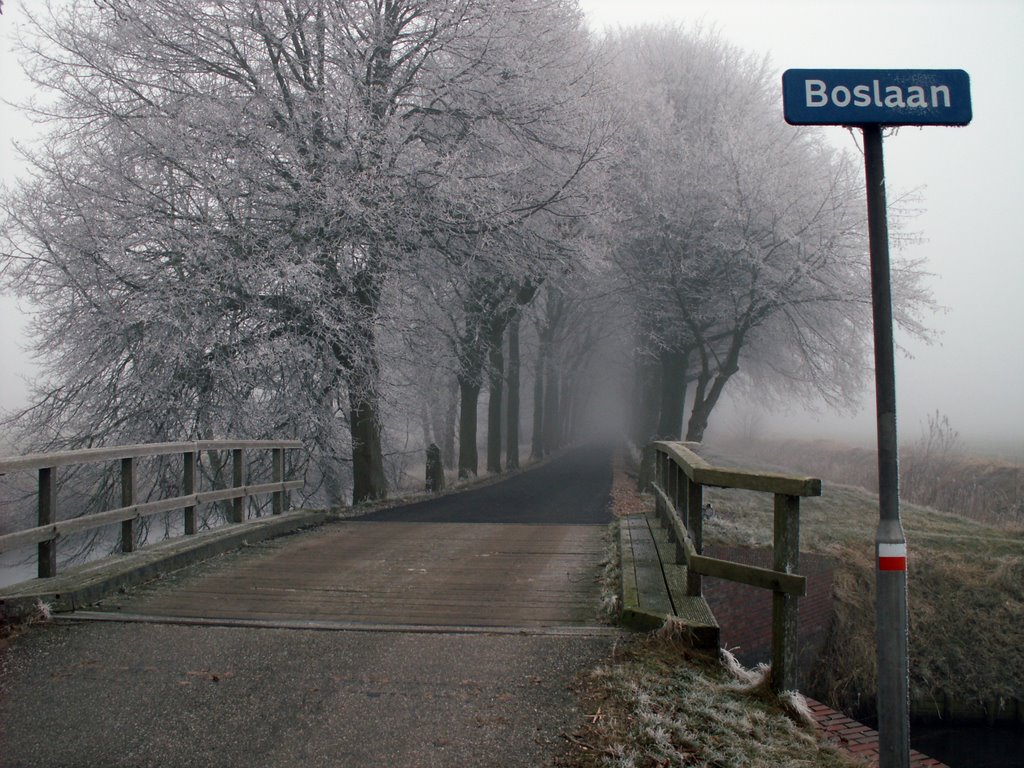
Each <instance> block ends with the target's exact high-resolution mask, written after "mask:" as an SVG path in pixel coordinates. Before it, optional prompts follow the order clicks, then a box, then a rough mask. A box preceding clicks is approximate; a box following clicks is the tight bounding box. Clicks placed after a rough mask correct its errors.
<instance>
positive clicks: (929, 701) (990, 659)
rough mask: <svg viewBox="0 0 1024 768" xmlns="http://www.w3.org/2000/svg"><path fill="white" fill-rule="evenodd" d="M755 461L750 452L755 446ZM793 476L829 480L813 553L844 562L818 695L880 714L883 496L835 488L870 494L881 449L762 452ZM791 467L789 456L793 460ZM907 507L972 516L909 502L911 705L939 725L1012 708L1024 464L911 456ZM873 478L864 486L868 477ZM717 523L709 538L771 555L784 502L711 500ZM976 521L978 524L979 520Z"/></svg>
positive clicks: (1020, 637)
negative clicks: (940, 720) (959, 713)
mask: <svg viewBox="0 0 1024 768" xmlns="http://www.w3.org/2000/svg"><path fill="white" fill-rule="evenodd" d="M746 448H747V450H749V448H750V446H749V445H748V446H746ZM755 448H760V451H759V455H761V456H765V457H768V456H770V457H772V458H771V460H772V461H773V462H774V463H776V464H778V463H780V462H782V461H783V460H785V461H786V462H787V466H785V467H774V468H775V469H780V470H781V471H790V472H793V471H795V472H801V473H807V474H813V475H818V476H820V477H822V478H823V479H824V481H825V483H824V486H825V487H824V491H823V494H822V497H821V498H820V499H809V500H804V501H803V502H802V504H801V550H802V551H804V552H820V553H825V554H829V555H831V556H832V557H834V558H835V561H836V576H835V583H834V585H833V592H834V597H835V619H834V625H833V628H832V632H831V637H830V639H829V642H828V645H827V647H826V650H825V658H824V659H823V660H822V663H821V664H819V665H817V670H818V674H817V675H816V676H815V677H814V678H813V679H812V680H810V681H808V683H807V685H806V687H805V690H807V691H808V693H809V694H810V695H812V696H815V697H816V698H819V699H821V700H822V701H825V702H826V703H828V704H830V705H832V706H834V707H836V708H839V709H843V710H844V711H848V712H853V713H860V714H870V712H871V710H872V708H873V705H874V691H875V690H876V688H875V685H876V684H875V681H876V674H877V670H876V661H875V638H874V623H875V622H874V546H873V543H874V536H875V528H876V526H877V523H878V500H877V496H876V495H875V494H874V493H872V492H870V491H868V490H867V489H866V488H863V487H857V486H855V485H838V484H835V483H833V482H829V480H830V478H835V477H837V476H838V477H839V478H841V479H846V480H847V481H848V482H849V481H853V482H863V483H864V484H865V485H871V484H872V483H873V482H876V481H875V480H874V475H873V473H872V469H871V467H872V463H873V460H874V455H873V452H871V451H865V450H864V449H853V448H848V447H846V446H835V445H833V444H823V443H813V444H807V443H804V444H800V443H794V442H787V443H782V444H780V443H774V444H767V443H766V444H762V445H761V446H755ZM783 457H784V458H783ZM902 463H903V471H904V478H903V482H902V483H901V487H902V488H904V489H905V490H903V491H901V494H902V495H903V497H904V499H906V498H907V497H910V498H915V497H916V498H928V499H930V500H931V501H932V503H933V504H935V505H946V506H948V507H949V508H950V509H958V510H959V511H960V514H955V513H953V512H951V511H939V510H937V509H935V508H932V507H928V506H922V505H918V504H912V503H906V502H904V503H902V505H901V516H902V519H903V525H904V529H905V532H906V537H907V544H908V550H909V565H908V585H909V586H908V592H909V598H908V599H909V606H910V674H911V697H912V699H913V700H914V702H915V704H916V707H915V708H916V709H918V710H921V709H922V708H925V707H927V708H930V709H931V710H932V711H934V713H935V714H936V715H939V714H941V713H942V711H943V708H944V707H949V706H951V702H952V703H953V704H952V706H953V707H954V710H955V708H956V705H957V704H959V705H960V706H963V705H968V706H974V707H976V708H977V709H978V711H979V713H980V709H981V708H982V707H987V708H989V709H988V715H989V716H990V717H991V716H992V715H994V714H996V713H995V712H994V711H993V710H992V709H991V708H992V707H993V706H994V707H995V708H997V709H1000V708H1001V709H1002V712H1003V716H1006V714H1007V712H1009V714H1010V716H1012V712H1013V707H1014V706H1020V705H1019V704H1015V701H1016V702H1021V701H1022V700H1024V642H1022V641H1024V634H1022V629H1021V628H1022V627H1024V525H1022V524H1021V522H1020V510H1021V493H1020V489H1021V485H1022V478H1024V467H1020V466H1019V465H1012V464H1007V463H1005V462H998V461H986V460H981V459H973V458H968V457H963V456H959V455H953V454H951V453H949V452H946V451H943V452H939V454H936V453H935V452H933V453H932V455H928V452H927V451H923V452H919V453H918V454H917V455H915V454H914V450H913V449H911V450H909V451H906V452H904V458H903V462H902ZM858 478H860V479H858ZM709 496H710V497H712V498H713V499H714V500H715V507H716V515H715V517H714V518H713V519H712V520H711V521H709V523H708V525H707V526H706V528H705V540H706V541H712V542H722V543H729V544H740V545H749V546H770V543H771V542H770V536H771V526H770V524H767V521H769V520H770V519H771V517H770V515H771V507H770V504H771V500H770V498H761V497H760V496H759V495H757V494H751V493H745V492H741V491H728V492H725V491H710V492H709ZM968 515H970V517H968Z"/></svg>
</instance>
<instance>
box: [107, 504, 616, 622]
mask: <svg viewBox="0 0 1024 768" xmlns="http://www.w3.org/2000/svg"><path fill="white" fill-rule="evenodd" d="M602 531H603V528H602V527H601V526H594V525H514V524H513V525H502V524H480V523H475V524H474V523H470V524H464V523H395V522H356V521H352V522H344V523H336V524H332V525H328V526H326V527H324V528H322V529H320V530H318V531H314V532H307V533H305V534H301V535H299V536H297V537H286V538H284V539H277V540H274V541H270V542H265V543H263V544H260V545H258V546H254V547H247V548H245V549H243V550H241V551H240V552H238V553H235V554H231V555H227V556H224V557H222V558H218V559H217V560H215V561H212V562H211V563H209V564H207V565H206V566H203V567H200V568H198V569H195V570H194V571H190V572H188V573H185V574H183V575H179V576H174V577H171V578H168V579H164V580H162V581H160V582H157V583H155V584H154V585H152V586H149V587H145V588H142V589H139V590H137V591H133V592H131V593H129V594H128V595H120V596H117V597H115V598H109V599H107V600H105V601H104V602H103V603H102V605H101V609H102V610H104V611H112V612H118V611H120V612H124V613H130V614H133V615H145V616H153V617H177V618H196V619H215V620H225V621H231V620H244V621H246V622H265V623H271V624H273V623H283V624H284V623H289V622H298V621H312V622H326V623H330V622H335V623H337V622H348V623H352V622H355V623H360V622H361V623H367V624H378V625H379V624H384V625H387V624H395V625H403V626H407V625H431V626H521V627H531V626H560V625H577V626H579V625H588V624H594V623H595V617H596V609H597V604H598V599H599V595H598V590H599V587H598V583H597V578H598V575H599V571H600V565H599V564H600V562H601V559H602V554H603V551H604V544H603V543H602V540H601V538H602V537H601V534H602Z"/></svg>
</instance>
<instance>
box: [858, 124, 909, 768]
mask: <svg viewBox="0 0 1024 768" xmlns="http://www.w3.org/2000/svg"><path fill="white" fill-rule="evenodd" d="M863 131H864V169H865V174H866V177H867V205H868V238H869V242H870V251H871V305H872V313H873V317H874V335H875V402H876V409H877V410H876V412H877V420H878V497H879V523H878V532H877V534H876V537H875V543H876V553H875V554H876V572H875V584H876V597H875V618H876V629H875V638H876V647H877V653H878V735H879V744H878V746H879V768H909V766H910V697H909V687H910V680H909V678H910V673H909V666H908V661H907V644H908V643H907V640H908V619H907V540H906V538H905V537H904V535H903V525H902V524H901V523H900V500H899V455H898V448H897V442H896V363H895V355H894V352H893V349H894V345H893V322H892V287H891V284H890V271H889V229H888V224H887V222H886V211H885V205H886V204H885V167H884V164H883V162H882V128H881V126H879V125H865V126H864V127H863Z"/></svg>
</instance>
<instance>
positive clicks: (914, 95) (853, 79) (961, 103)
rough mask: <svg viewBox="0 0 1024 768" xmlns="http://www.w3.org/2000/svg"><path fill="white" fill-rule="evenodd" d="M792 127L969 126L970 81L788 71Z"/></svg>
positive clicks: (911, 72)
mask: <svg viewBox="0 0 1024 768" xmlns="http://www.w3.org/2000/svg"><path fill="white" fill-rule="evenodd" d="M782 103H783V111H784V114H785V117H786V122H787V123H789V124H790V125H858V126H861V125H967V124H968V123H969V122H971V81H970V78H969V77H968V76H967V73H966V72H964V71H963V70H962V69H788V70H786V71H785V72H784V73H783V74H782Z"/></svg>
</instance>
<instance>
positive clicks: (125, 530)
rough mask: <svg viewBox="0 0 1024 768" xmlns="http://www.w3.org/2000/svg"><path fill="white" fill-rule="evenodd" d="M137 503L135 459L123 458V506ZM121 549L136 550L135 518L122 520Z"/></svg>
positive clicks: (123, 550)
mask: <svg viewBox="0 0 1024 768" xmlns="http://www.w3.org/2000/svg"><path fill="white" fill-rule="evenodd" d="M134 503H135V459H133V458H127V459H121V506H122V507H130V506H131V505H132V504H134ZM121 551H122V552H134V551H135V518H131V519H129V520H122V521H121Z"/></svg>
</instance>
